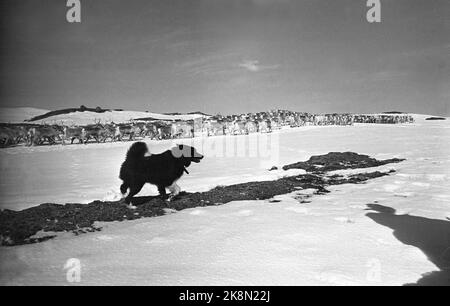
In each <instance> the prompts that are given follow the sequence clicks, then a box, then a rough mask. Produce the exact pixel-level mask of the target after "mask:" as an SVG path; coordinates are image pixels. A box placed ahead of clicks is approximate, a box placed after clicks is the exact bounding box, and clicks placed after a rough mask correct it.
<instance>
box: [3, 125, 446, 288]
mask: <svg viewBox="0 0 450 306" xmlns="http://www.w3.org/2000/svg"><path fill="white" fill-rule="evenodd" d="M263 137H266V136H264V135H257V136H252V137H248V136H237V137H211V138H207V139H196V140H195V141H196V143H195V145H197V146H198V147H200V148H199V151H203V152H204V153H205V155H206V158H205V160H203V161H202V162H201V163H200V164H198V165H197V164H196V165H193V166H192V167H191V168H190V172H191V174H190V175H186V176H184V177H183V178H182V179H181V180H180V182H179V184H180V186H181V187H182V188H183V189H184V190H187V191H203V190H207V189H210V188H211V187H214V186H217V185H229V184H232V183H238V182H244V181H253V180H271V179H276V178H278V177H280V176H282V175H285V173H283V172H282V171H275V172H268V171H267V169H268V168H270V167H271V166H273V165H277V166H280V165H285V164H288V163H292V162H297V161H300V160H306V159H308V158H309V157H310V156H311V155H316V154H324V153H328V152H332V151H353V152H357V153H361V154H368V155H370V156H372V157H376V158H379V159H385V158H392V157H399V158H406V159H407V160H406V161H405V162H402V163H399V164H393V165H387V166H383V167H380V169H383V170H387V169H396V170H397V173H395V174H393V175H391V176H388V177H383V178H379V179H375V180H371V181H369V182H368V183H367V184H362V185H339V186H334V187H331V188H329V189H330V190H331V191H332V192H331V193H329V194H327V195H321V196H313V197H312V198H309V199H308V200H310V201H311V202H310V203H304V204H301V203H300V202H299V201H298V200H297V199H295V197H297V196H298V194H291V195H284V196H280V197H277V199H278V200H281V201H280V202H277V203H270V202H269V201H247V202H234V203H230V204H227V205H223V206H215V207H207V208H195V209H188V210H184V211H181V212H177V213H173V214H167V215H165V216H162V217H157V218H148V219H141V220H136V221H127V222H123V223H108V224H102V225H103V227H104V228H103V231H101V232H97V233H89V234H84V235H81V236H77V237H74V236H72V235H71V234H67V235H62V236H60V237H58V238H56V239H54V240H51V241H47V242H44V243H40V244H34V245H27V246H18V247H10V248H0V263H1V267H0V284H40V285H50V284H68V283H67V279H66V272H67V271H66V270H64V265H65V264H66V262H67V260H69V259H71V258H76V259H79V260H80V263H81V284H84V285H93V284H131V285H133V284H152V285H248V284H252V285H271V284H273V285H302V284H308V285H312V284H318V285H347V284H350V285H356V284H358V285H377V284H383V285H401V284H405V283H411V282H415V281H417V280H418V279H419V278H420V277H421V275H422V274H423V273H426V272H430V271H434V270H437V267H436V266H434V265H433V263H431V262H430V261H429V260H428V259H427V258H426V256H425V255H424V254H423V253H422V251H421V250H420V249H418V248H415V247H413V246H409V245H405V244H403V243H402V242H400V241H399V240H397V239H396V238H395V237H394V236H393V233H392V230H391V229H390V228H388V227H384V226H382V225H380V224H378V223H376V222H374V221H373V220H372V219H370V218H368V217H367V216H366V213H367V212H368V211H367V210H366V208H367V206H366V205H367V204H371V203H375V201H377V203H378V204H380V205H384V206H388V207H392V208H394V209H396V210H397V214H411V215H415V216H420V217H426V218H432V219H438V220H446V218H450V188H449V187H450V124H449V121H448V120H447V121H439V122H425V121H423V120H421V121H418V123H415V124H409V125H356V126H351V127H334V126H333V127H305V128H298V129H291V130H285V131H280V132H278V133H274V134H273V135H271V136H270V137H273V138H272V139H271V140H272V143H275V144H278V145H277V146H276V147H277V150H276V152H275V151H272V153H273V154H275V158H273V154H272V158H270V157H267V156H264V157H260V156H259V157H258V156H257V157H252V156H248V154H247V156H242V157H239V156H235V155H234V156H230V157H228V156H220V155H221V154H219V153H218V151H221V150H219V149H218V148H221V146H225V147H229V144H230V143H233V142H234V144H236V143H237V142H238V141H243V142H244V143H246V144H247V145H250V146H252V144H254V143H261V142H262V141H263V140H264V139H262V138H263ZM239 139H240V140H239ZM227 141H228V144H227ZM183 142H189V140H184V141H183ZM129 145H130V144H129V143H114V144H99V145H97V144H90V145H87V146H81V145H80V146H78V145H74V146H67V147H62V146H52V147H35V148H20V147H18V148H10V149H4V150H1V151H0V161H1V173H2V175H1V177H0V180H1V181H0V189H1V190H2V194H1V195H0V203H1V207H2V208H11V209H22V208H26V207H30V206H33V205H36V204H40V203H44V202H56V203H65V202H83V201H84V202H87V201H89V200H94V199H111V200H112V199H115V198H117V197H118V193H117V190H118V186H119V185H120V181H119V180H118V178H117V175H118V170H119V167H120V163H121V162H122V160H123V158H124V155H125V153H126V150H127V148H128V146H129ZM171 145H172V143H171V142H149V146H150V148H151V150H152V151H153V152H159V151H162V150H163V149H166V148H169V147H170V146H171ZM208 153H210V154H208ZM225 155H226V154H225ZM380 169H378V168H376V169H369V170H364V171H372V170H380ZM352 171H355V170H352ZM307 192H308V191H299V193H307ZM151 193H156V190H155V189H154V188H152V187H150V186H149V187H146V189H145V190H144V191H143V192H142V193H141V195H145V194H151Z"/></svg>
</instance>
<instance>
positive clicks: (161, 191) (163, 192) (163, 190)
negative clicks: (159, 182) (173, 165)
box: [158, 186, 167, 200]
mask: <svg viewBox="0 0 450 306" xmlns="http://www.w3.org/2000/svg"><path fill="white" fill-rule="evenodd" d="M158 192H159V195H160V196H161V198H162V199H163V200H165V199H167V193H166V187H164V186H158Z"/></svg>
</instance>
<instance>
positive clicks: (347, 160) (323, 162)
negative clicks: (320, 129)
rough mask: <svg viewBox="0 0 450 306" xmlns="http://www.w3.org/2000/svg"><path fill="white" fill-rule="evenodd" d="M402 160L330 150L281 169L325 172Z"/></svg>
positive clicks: (381, 164)
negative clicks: (378, 158)
mask: <svg viewBox="0 0 450 306" xmlns="http://www.w3.org/2000/svg"><path fill="white" fill-rule="evenodd" d="M402 161H404V159H398V158H392V159H386V160H377V159H375V158H371V157H369V156H367V155H361V154H357V153H353V152H344V153H341V152H330V153H328V154H325V155H318V156H311V158H310V159H309V160H308V161H306V162H298V163H295V164H291V165H286V166H284V167H283V170H289V169H303V170H305V171H307V172H327V171H335V170H344V169H359V168H371V167H379V166H383V165H386V164H392V163H399V162H402Z"/></svg>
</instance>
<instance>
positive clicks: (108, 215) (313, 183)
mask: <svg viewBox="0 0 450 306" xmlns="http://www.w3.org/2000/svg"><path fill="white" fill-rule="evenodd" d="M311 160H312V163H311ZM399 161H401V160H397V159H394V160H389V161H377V160H374V159H372V158H370V157H368V156H366V155H358V154H356V153H350V152H347V153H329V154H326V155H323V156H315V157H313V158H311V159H310V161H308V162H304V163H302V165H303V166H304V168H305V170H307V171H308V172H314V173H307V174H303V175H297V176H292V177H285V178H281V179H278V180H276V181H266V182H250V183H244V184H237V185H231V186H219V187H216V188H214V189H212V190H210V191H207V192H197V193H182V194H180V195H178V196H177V197H176V198H175V199H173V200H172V201H170V202H166V201H163V200H162V199H161V198H160V197H137V198H134V200H133V205H135V206H136V208H135V209H130V208H129V207H127V206H125V205H124V204H123V203H122V202H120V201H118V202H101V201H95V202H92V203H90V204H66V205H58V204H42V205H40V206H37V207H32V208H29V209H25V210H23V211H11V210H4V211H1V212H0V244H1V245H9V246H12V245H20V244H27V243H35V242H40V241H43V240H47V239H50V238H53V236H47V237H40V238H33V237H32V236H34V235H35V234H36V233H37V232H39V231H44V232H63V231H71V232H73V233H75V234H80V233H85V232H92V231H98V230H101V229H100V228H97V227H95V224H94V223H95V222H96V221H100V222H109V221H125V220H134V219H139V218H144V217H154V216H160V215H163V214H165V213H166V211H165V209H174V210H178V211H179V210H183V209H186V208H192V207H199V206H212V205H221V204H225V203H229V202H231V201H243V200H268V199H272V198H273V197H274V196H277V195H282V194H287V193H291V192H294V191H298V190H301V189H315V190H316V192H315V193H316V194H324V193H328V192H329V191H328V190H327V189H326V188H327V186H332V185H340V184H360V183H364V182H366V181H367V180H370V179H374V178H378V177H382V176H386V175H389V174H390V173H393V172H395V171H394V170H391V171H389V172H379V171H376V172H370V173H359V174H354V175H350V176H346V177H344V176H342V175H327V174H326V173H325V172H324V171H325V169H330V170H336V168H337V166H336V165H338V164H339V165H340V167H339V169H349V168H365V167H369V166H368V165H370V167H373V166H376V165H384V164H387V163H389V162H392V163H396V162H399ZM317 162H323V167H322V168H321V172H316V167H315V166H314V165H315V164H316V163H317ZM302 169H303V168H302ZM311 170H312V171H311ZM326 171H328V170H326Z"/></svg>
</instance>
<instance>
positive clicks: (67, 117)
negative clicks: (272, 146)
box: [0, 108, 203, 125]
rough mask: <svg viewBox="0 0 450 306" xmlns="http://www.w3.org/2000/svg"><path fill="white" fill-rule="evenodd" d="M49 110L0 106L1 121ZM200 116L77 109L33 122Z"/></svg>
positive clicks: (77, 122)
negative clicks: (100, 111)
mask: <svg viewBox="0 0 450 306" xmlns="http://www.w3.org/2000/svg"><path fill="white" fill-rule="evenodd" d="M48 112H49V111H48V110H44V109H36V108H0V122H5V123H19V122H24V121H26V120H30V119H32V118H33V117H37V116H41V115H44V114H46V113H48ZM199 117H203V115H201V114H199V113H192V114H177V115H164V114H158V113H151V112H142V111H116V110H108V111H105V112H102V113H98V112H92V111H84V112H81V111H77V112H70V113H66V114H59V115H55V116H50V117H46V118H44V119H39V120H36V121H33V123H37V124H44V123H47V124H55V123H56V124H64V125H86V124H92V123H94V122H95V121H100V122H102V123H106V122H115V123H122V122H128V121H130V120H133V119H139V118H154V119H157V120H190V119H195V118H199Z"/></svg>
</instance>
